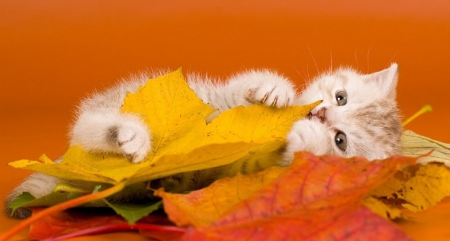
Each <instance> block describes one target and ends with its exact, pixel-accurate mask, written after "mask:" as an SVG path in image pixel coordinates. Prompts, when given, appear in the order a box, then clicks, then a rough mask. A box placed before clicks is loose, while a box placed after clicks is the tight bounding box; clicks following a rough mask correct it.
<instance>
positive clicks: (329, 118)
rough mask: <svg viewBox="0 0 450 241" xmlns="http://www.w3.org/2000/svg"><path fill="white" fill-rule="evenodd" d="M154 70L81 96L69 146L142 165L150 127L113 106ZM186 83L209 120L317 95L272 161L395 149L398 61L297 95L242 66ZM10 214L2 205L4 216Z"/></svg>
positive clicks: (184, 180)
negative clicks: (302, 154) (224, 76)
mask: <svg viewBox="0 0 450 241" xmlns="http://www.w3.org/2000/svg"><path fill="white" fill-rule="evenodd" d="M159 74H162V73H156V74H151V75H144V74H143V75H137V76H132V77H131V78H130V79H129V80H126V81H122V82H121V83H120V84H119V85H117V86H115V87H113V88H110V89H107V90H106V91H104V92H100V93H95V94H94V95H92V96H91V97H90V98H88V99H86V100H84V101H83V102H82V103H81V105H80V106H79V111H78V115H77V118H76V121H75V123H74V125H73V126H72V128H71V132H70V135H71V142H70V144H71V145H74V144H77V145H81V146H82V147H83V148H85V149H86V150H88V151H92V152H108V153H118V154H122V155H123V156H125V157H126V158H128V159H129V160H130V161H131V162H133V163H139V162H141V161H142V160H143V159H144V157H145V156H146V154H147V153H148V152H149V151H150V150H151V148H152V145H151V139H152V136H151V130H148V129H147V128H146V126H145V125H144V124H143V122H142V121H141V120H140V119H139V117H138V116H135V115H132V114H123V113H120V107H121V105H122V103H123V99H124V98H125V96H126V94H127V93H128V92H134V91H136V90H137V89H138V87H139V86H140V85H142V84H143V83H144V82H145V81H147V80H148V79H149V78H153V77H155V76H158V75H159ZM187 81H188V83H189V85H190V87H191V88H192V89H193V90H194V91H195V92H196V93H197V95H198V96H199V97H200V98H201V99H202V100H203V101H204V102H205V103H209V104H210V105H211V106H212V107H213V108H215V109H217V111H216V112H215V113H213V114H212V115H211V116H210V117H209V120H212V119H213V118H214V117H215V116H217V115H218V114H219V113H220V112H222V111H224V110H227V109H230V108H233V107H235V106H239V105H244V106H247V105H251V104H265V105H268V106H273V107H275V108H282V107H284V106H288V105H304V104H309V103H312V102H315V101H317V100H323V102H322V103H321V104H320V105H318V106H317V107H315V108H314V109H313V110H312V111H311V113H310V114H309V115H308V117H307V118H304V119H302V120H299V121H297V122H296V123H295V124H294V125H293V127H292V130H291V131H290V133H289V134H288V136H287V144H286V147H285V148H284V150H283V154H282V155H281V158H280V159H279V160H278V163H279V165H282V166H285V165H289V164H290V163H291V162H292V159H293V154H294V152H296V151H301V150H304V151H310V152H313V153H314V154H316V155H322V154H337V155H341V156H365V157H366V158H368V159H381V158H386V157H388V156H390V155H393V154H397V153H399V151H400V135H401V131H402V129H401V123H400V118H399V115H398V110H397V104H396V100H395V97H396V91H395V89H396V85H397V64H392V65H391V66H390V67H389V68H387V69H385V70H382V71H380V72H377V73H373V74H368V75H365V74H360V73H358V72H356V71H355V70H352V69H348V68H340V69H338V70H336V71H334V72H328V73H324V74H322V75H320V76H319V77H317V78H316V79H314V80H313V81H312V82H311V83H310V84H309V85H308V86H307V87H306V89H305V90H304V91H303V92H302V93H301V95H300V96H297V95H296V92H295V89H294V85H293V84H292V83H291V82H290V81H289V80H288V79H287V78H285V77H283V76H281V75H279V74H278V73H276V72H272V71H269V70H250V71H246V72H243V73H240V74H237V75H234V76H232V77H231V78H229V79H228V80H227V81H226V82H225V83H223V82H218V81H215V80H212V79H210V78H208V77H202V76H199V75H188V76H187ZM219 172H221V170H220V168H219V169H215V170H212V171H211V172H209V174H206V176H205V174H204V172H193V173H188V174H180V175H177V176H174V177H169V178H165V179H161V180H159V183H158V184H157V185H159V186H164V187H168V186H170V185H172V186H177V187H174V190H175V191H183V190H185V189H188V188H191V189H192V188H194V189H195V188H200V187H202V186H205V185H208V184H210V183H211V182H212V181H214V180H215V179H217V178H218V177H219V176H220V175H219V174H218V173H219ZM211 173H212V174H211ZM216 174H218V175H217V176H216ZM186 175H187V176H186ZM208 175H209V176H208ZM197 178H203V179H206V180H208V181H206V182H205V183H203V184H202V185H201V186H199V185H197V186H195V185H194V184H193V183H189V182H192V180H193V179H197ZM58 182H61V180H60V179H58V178H55V177H50V176H47V175H45V174H41V173H35V174H33V175H31V176H30V177H29V178H28V179H26V180H25V181H24V182H23V183H22V184H20V185H19V186H18V187H16V188H15V189H14V190H13V191H12V193H11V194H10V195H9V196H8V197H7V200H6V203H5V204H6V205H7V206H8V205H9V203H10V202H11V201H12V200H14V199H15V197H17V195H19V194H20V193H22V192H25V191H27V192H30V193H31V194H32V195H33V196H35V197H41V196H43V195H45V194H48V193H50V192H52V190H53V188H54V186H55V185H56V183H58ZM64 182H66V183H69V184H71V185H75V186H77V185H79V186H83V187H87V186H92V187H93V186H94V185H95V184H94V183H87V182H81V181H67V180H64ZM152 182H153V181H152ZM192 185H194V186H192ZM149 193H150V192H148V191H145V184H144V183H142V184H135V185H133V186H131V187H127V190H125V191H124V192H122V193H121V194H119V195H116V196H115V197H112V199H113V200H122V199H123V197H132V198H133V199H136V200H141V199H148V198H151V197H150V196H149V195H150V194H149ZM10 211H11V210H10V209H9V208H6V212H7V213H10ZM29 214H30V213H29V211H27V209H19V210H17V211H16V212H15V214H14V216H15V217H21V218H23V217H26V216H28V215H29Z"/></svg>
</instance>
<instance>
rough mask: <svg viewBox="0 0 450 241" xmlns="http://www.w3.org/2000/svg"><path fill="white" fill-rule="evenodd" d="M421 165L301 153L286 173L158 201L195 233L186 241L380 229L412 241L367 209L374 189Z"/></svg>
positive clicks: (240, 180)
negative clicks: (408, 166)
mask: <svg viewBox="0 0 450 241" xmlns="http://www.w3.org/2000/svg"><path fill="white" fill-rule="evenodd" d="M414 161H415V159H413V158H405V157H400V156H394V157H391V158H389V159H386V160H383V161H373V162H368V161H366V160H365V159H363V158H358V157H355V158H350V159H344V158H342V157H337V156H323V157H316V156H314V155H312V154H309V153H297V154H296V158H295V160H294V162H293V163H292V164H291V165H290V166H289V167H287V168H281V167H274V168H269V169H267V170H265V171H263V172H261V173H255V174H251V175H247V176H236V177H233V178H228V179H222V180H219V181H217V182H215V183H213V184H212V185H210V186H209V187H207V188H204V189H202V190H198V191H194V192H191V193H189V194H170V193H165V192H163V191H162V190H158V191H157V195H159V196H161V197H162V198H163V204H164V207H165V211H166V212H167V213H168V215H169V218H170V219H171V220H172V221H173V222H175V223H177V224H178V225H182V226H194V227H196V229H192V230H190V231H189V234H188V236H187V238H186V240H224V239H226V240H233V239H237V238H239V239H241V240H242V239H252V240H260V239H262V238H264V239H266V240H268V239H274V240H283V237H289V238H293V239H298V240H307V238H316V237H321V235H325V236H328V237H333V235H335V237H338V236H339V235H344V237H345V235H350V236H351V235H352V234H355V235H356V234H357V235H368V232H369V230H377V229H378V228H379V229H380V230H384V231H386V230H389V231H387V232H386V237H387V238H388V237H400V238H403V239H404V240H408V239H407V238H406V237H405V236H404V235H403V234H401V233H400V232H399V231H398V230H397V229H396V228H395V227H393V226H392V225H391V224H390V223H388V222H387V221H384V220H383V219H382V218H378V217H377V216H376V215H374V214H372V213H370V212H369V211H367V210H365V209H364V208H363V207H362V206H361V205H362V200H363V198H364V197H365V196H366V195H367V193H369V192H370V190H371V189H372V188H374V187H376V186H378V185H380V184H381V183H383V182H384V181H385V180H386V179H388V178H389V177H390V176H392V175H393V174H394V173H395V172H396V170H397V169H398V168H400V167H401V166H403V165H405V164H408V163H413V162H414ZM249 183H252V184H249ZM253 185H255V187H253ZM240 187H241V188H240ZM247 188H248V189H247ZM233 189H234V190H233ZM246 189H247V190H246ZM355 215H356V216H355ZM368 217H370V218H368ZM337 220H339V221H337ZM352 220H353V221H352ZM369 220H372V221H374V223H370V221H369ZM371 225H373V226H371ZM299 227H301V228H299ZM345 227H348V228H347V229H346V228H345ZM365 228H367V229H365ZM275 230H276V231H275ZM320 230H322V231H320ZM339 230H340V231H339ZM380 232H382V231H380ZM224 237H226V238H224ZM357 237H363V236H357Z"/></svg>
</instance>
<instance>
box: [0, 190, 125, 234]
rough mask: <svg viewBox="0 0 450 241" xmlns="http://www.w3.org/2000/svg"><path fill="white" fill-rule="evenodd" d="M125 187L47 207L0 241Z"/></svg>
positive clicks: (9, 231) (8, 232)
mask: <svg viewBox="0 0 450 241" xmlns="http://www.w3.org/2000/svg"><path fill="white" fill-rule="evenodd" d="M124 187H125V183H119V184H117V185H115V186H113V187H111V188H108V189H106V190H104V191H101V192H97V193H92V194H89V195H84V196H81V197H78V198H75V199H72V200H69V201H66V202H63V203H60V204H57V205H55V206H51V207H48V208H46V209H44V210H43V211H41V212H39V213H36V214H35V215H33V216H31V217H30V218H28V219H25V220H24V221H22V222H21V223H19V224H18V225H16V226H14V227H13V228H11V229H10V230H8V231H7V232H6V233H4V234H3V235H1V236H0V241H4V240H8V239H9V238H11V237H13V236H14V235H15V234H17V233H18V232H20V231H21V230H22V229H25V228H26V227H28V226H29V225H31V224H32V223H34V222H36V221H38V220H39V219H41V218H43V217H45V216H47V215H49V214H52V213H56V212H60V211H64V210H66V209H68V208H72V207H76V206H78V205H81V204H83V203H87V202H92V201H95V200H99V199H103V198H105V197H108V196H110V195H112V194H114V193H117V192H119V191H121V190H122V189H123V188H124Z"/></svg>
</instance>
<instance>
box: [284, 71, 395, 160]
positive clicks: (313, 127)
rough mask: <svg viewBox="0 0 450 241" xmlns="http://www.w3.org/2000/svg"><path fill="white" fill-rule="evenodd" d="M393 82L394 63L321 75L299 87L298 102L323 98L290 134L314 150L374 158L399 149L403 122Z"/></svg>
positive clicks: (318, 152)
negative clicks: (381, 67)
mask: <svg viewBox="0 0 450 241" xmlns="http://www.w3.org/2000/svg"><path fill="white" fill-rule="evenodd" d="M396 86H397V64H392V65H391V66H390V67H389V68H387V69H385V70H382V71H380V72H376V73H372V74H360V73H358V72H356V71H355V70H352V69H348V68H340V69H338V70H336V71H334V72H330V73H325V74H322V75H321V76H319V77H318V78H316V79H315V80H314V81H313V82H311V83H310V84H309V85H308V86H307V88H306V89H305V90H304V91H303V93H302V94H301V97H300V98H299V103H300V104H308V103H312V102H314V101H317V100H323V102H322V103H321V104H320V105H318V106H317V107H315V108H314V109H313V110H312V111H311V113H310V114H309V115H308V118H305V119H303V120H301V121H299V123H297V124H296V126H294V129H293V130H294V131H293V132H294V133H291V136H290V138H292V135H295V134H297V135H299V137H294V139H295V138H297V139H298V138H300V139H299V140H300V141H302V142H303V146H304V147H303V148H302V149H303V150H308V151H311V152H313V153H315V154H318V155H319V154H337V155H341V156H364V157H366V158H367V159H370V160H372V159H381V158H386V157H388V156H390V155H393V154H397V153H399V151H400V136H401V132H402V127H401V122H400V118H399V113H398V109H397V103H396V100H395V97H396V90H395V89H396ZM296 129H297V130H296ZM295 132H298V133H295ZM288 138H289V137H288ZM307 142H308V143H309V144H307Z"/></svg>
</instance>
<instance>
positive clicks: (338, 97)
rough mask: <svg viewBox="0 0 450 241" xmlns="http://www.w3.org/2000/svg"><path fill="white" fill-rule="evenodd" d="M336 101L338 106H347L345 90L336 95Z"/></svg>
mask: <svg viewBox="0 0 450 241" xmlns="http://www.w3.org/2000/svg"><path fill="white" fill-rule="evenodd" d="M336 101H337V103H338V106H343V105H345V104H347V92H346V91H345V90H342V91H338V92H337V93H336Z"/></svg>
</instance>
